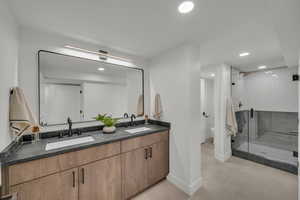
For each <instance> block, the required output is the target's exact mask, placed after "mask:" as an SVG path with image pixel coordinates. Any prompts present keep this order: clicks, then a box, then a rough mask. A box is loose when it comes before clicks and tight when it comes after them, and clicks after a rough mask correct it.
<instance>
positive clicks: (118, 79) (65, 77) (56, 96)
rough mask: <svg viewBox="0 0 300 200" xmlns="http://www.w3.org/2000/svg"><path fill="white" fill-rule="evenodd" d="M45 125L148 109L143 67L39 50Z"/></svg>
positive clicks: (43, 123)
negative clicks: (125, 65)
mask: <svg viewBox="0 0 300 200" xmlns="http://www.w3.org/2000/svg"><path fill="white" fill-rule="evenodd" d="M39 82H40V83H39V84H40V85H39V86H40V87H39V98H40V123H41V125H44V126H45V125H57V124H65V123H66V121H67V118H68V117H70V118H71V119H72V121H73V122H84V121H93V120H94V118H95V117H96V116H97V115H98V114H99V113H101V114H105V113H107V114H109V115H112V116H113V117H123V115H124V113H130V114H135V115H137V116H141V115H143V113H144V96H143V71H142V70H141V69H137V68H129V67H124V66H119V65H113V64H109V63H105V62H100V61H94V60H88V59H84V58H78V57H73V56H68V55H62V54H58V53H53V52H47V51H40V52H39Z"/></svg>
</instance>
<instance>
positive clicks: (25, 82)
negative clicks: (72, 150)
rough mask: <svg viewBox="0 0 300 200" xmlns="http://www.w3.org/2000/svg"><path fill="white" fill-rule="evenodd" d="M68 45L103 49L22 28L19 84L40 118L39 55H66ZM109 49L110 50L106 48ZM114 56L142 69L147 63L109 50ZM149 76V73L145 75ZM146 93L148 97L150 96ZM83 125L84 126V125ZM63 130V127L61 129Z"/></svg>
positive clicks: (147, 85) (147, 80)
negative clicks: (120, 57)
mask: <svg viewBox="0 0 300 200" xmlns="http://www.w3.org/2000/svg"><path fill="white" fill-rule="evenodd" d="M67 44H72V45H74V46H78V47H82V48H86V49H91V50H97V49H101V48H103V47H101V46H98V45H93V44H90V43H86V42H82V41H78V40H75V39H72V38H68V37H63V36H58V35H55V34H50V33H46V32H39V31H36V30H32V29H28V28H24V27H23V28H21V33H20V51H19V54H20V55H19V63H20V65H19V71H18V72H19V73H18V75H19V84H20V86H21V87H22V88H23V89H24V92H25V94H26V96H28V99H29V103H30V105H32V108H33V112H34V113H36V115H37V116H38V72H37V71H38V64H37V58H38V57H37V53H38V51H39V50H41V49H42V50H49V51H55V52H62V53H65V51H64V50H65V49H64V48H63V47H64V46H65V45H67ZM105 49H108V48H105ZM108 50H109V51H110V52H111V53H112V54H114V55H116V56H123V57H127V58H129V59H131V60H134V61H135V62H134V63H135V64H137V65H138V66H141V67H143V68H144V67H145V66H146V64H147V61H145V60H143V59H141V58H139V57H135V56H132V55H127V54H124V53H122V52H117V51H114V50H111V49H108ZM145 74H146V76H147V73H145ZM145 80H146V82H145V85H146V87H145V88H146V89H147V88H149V78H148V77H145ZM147 92H148V91H147V90H146V91H145V95H146V97H147V96H149V94H147ZM147 103H148V102H147V101H146V111H148V110H149V108H148V104H147ZM82 125H83V124H82ZM60 128H61V127H60Z"/></svg>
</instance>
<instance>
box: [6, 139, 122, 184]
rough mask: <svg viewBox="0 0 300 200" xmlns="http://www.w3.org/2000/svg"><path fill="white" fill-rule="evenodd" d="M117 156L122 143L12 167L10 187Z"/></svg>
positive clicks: (10, 170)
mask: <svg viewBox="0 0 300 200" xmlns="http://www.w3.org/2000/svg"><path fill="white" fill-rule="evenodd" d="M117 154H120V142H115V143H111V144H106V145H101V146H97V147H91V148H88V149H84V150H80V151H75V152H70V153H64V154H61V155H58V156H53V157H49V158H43V159H39V160H34V161H30V162H25V163H21V164H16V165H12V166H10V167H9V168H8V173H9V185H10V186H11V185H16V184H19V183H23V182H26V181H30V180H33V179H36V178H39V177H43V176H46V175H49V174H53V173H56V172H59V171H63V170H67V169H71V168H74V167H77V166H80V165H83V164H87V163H90V162H93V161H96V160H101V159H104V158H107V157H111V156H113V155H117Z"/></svg>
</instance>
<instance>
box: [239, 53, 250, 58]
mask: <svg viewBox="0 0 300 200" xmlns="http://www.w3.org/2000/svg"><path fill="white" fill-rule="evenodd" d="M249 55H250V53H249V52H243V53H240V57H245V56H249Z"/></svg>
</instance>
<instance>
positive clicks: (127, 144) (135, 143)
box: [121, 131, 169, 152]
mask: <svg viewBox="0 0 300 200" xmlns="http://www.w3.org/2000/svg"><path fill="white" fill-rule="evenodd" d="M168 139H169V131H163V132H159V133H154V134H150V135H145V136H141V137H136V138H132V139H128V140H124V141H121V151H122V152H128V151H132V150H134V149H138V148H141V147H145V146H149V145H151V144H154V143H157V142H159V141H167V140H168Z"/></svg>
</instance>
